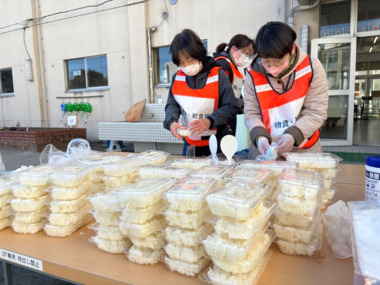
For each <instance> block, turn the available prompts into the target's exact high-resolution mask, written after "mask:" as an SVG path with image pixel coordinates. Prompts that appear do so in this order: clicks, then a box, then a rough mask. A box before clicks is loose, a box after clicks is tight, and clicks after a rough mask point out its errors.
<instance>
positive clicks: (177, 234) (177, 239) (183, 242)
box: [165, 222, 214, 246]
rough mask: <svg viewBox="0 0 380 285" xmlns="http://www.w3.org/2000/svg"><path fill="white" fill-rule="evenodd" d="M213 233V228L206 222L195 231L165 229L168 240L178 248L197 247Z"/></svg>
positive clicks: (173, 228)
mask: <svg viewBox="0 0 380 285" xmlns="http://www.w3.org/2000/svg"><path fill="white" fill-rule="evenodd" d="M213 232H214V228H213V226H212V225H210V224H209V223H206V222H205V223H203V224H202V225H201V226H199V227H198V228H197V229H195V230H185V229H181V228H175V227H167V228H166V229H165V235H166V240H167V241H168V242H169V243H171V244H175V245H178V246H196V245H198V244H199V243H201V241H202V240H203V239H205V238H206V237H207V236H208V235H210V234H212V233H213Z"/></svg>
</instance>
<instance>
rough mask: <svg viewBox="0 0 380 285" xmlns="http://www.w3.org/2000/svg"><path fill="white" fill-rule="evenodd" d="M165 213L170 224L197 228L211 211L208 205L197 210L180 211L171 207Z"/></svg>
mask: <svg viewBox="0 0 380 285" xmlns="http://www.w3.org/2000/svg"><path fill="white" fill-rule="evenodd" d="M163 214H164V215H165V218H166V220H167V221H168V223H169V225H170V226H172V227H181V228H184V229H193V230H195V229H197V228H199V227H200V226H201V225H202V224H203V222H204V220H205V218H206V217H207V216H209V215H210V214H211V213H210V210H209V209H208V208H207V207H204V208H203V209H201V210H199V211H196V212H190V211H188V212H180V211H173V210H170V209H169V210H166V211H165V212H164V213H163Z"/></svg>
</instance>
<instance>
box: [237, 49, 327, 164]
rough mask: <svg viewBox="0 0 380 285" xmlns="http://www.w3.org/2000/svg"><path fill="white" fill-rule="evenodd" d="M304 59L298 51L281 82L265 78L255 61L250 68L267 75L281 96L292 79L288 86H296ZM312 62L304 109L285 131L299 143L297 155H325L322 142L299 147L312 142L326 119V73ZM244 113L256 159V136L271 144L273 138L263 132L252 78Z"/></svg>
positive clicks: (248, 80) (247, 79) (247, 82)
mask: <svg viewBox="0 0 380 285" xmlns="http://www.w3.org/2000/svg"><path fill="white" fill-rule="evenodd" d="M305 57H306V53H305V52H304V51H303V50H301V49H300V48H299V47H297V55H296V60H295V62H294V63H293V66H292V67H291V68H290V69H289V70H288V71H287V72H286V73H285V74H284V75H283V76H282V77H281V78H274V77H273V76H271V75H268V74H266V73H265V69H264V67H262V66H261V65H259V64H257V63H256V62H255V61H254V62H253V66H251V68H253V70H255V71H257V72H260V73H263V74H265V75H267V76H268V78H269V81H270V83H271V85H272V86H273V88H274V89H275V90H276V91H277V92H280V93H282V92H284V89H285V86H286V84H287V82H288V80H289V77H290V82H289V86H292V85H293V84H292V83H293V81H294V72H293V71H294V70H295V69H296V67H297V66H298V65H299V64H300V63H301V62H302V61H303V60H304V59H305ZM311 62H312V68H313V78H312V81H311V84H310V87H309V90H308V92H307V94H306V97H305V102H304V106H303V108H302V110H301V112H300V114H299V116H298V117H297V121H296V123H295V124H294V125H293V126H291V127H290V128H288V129H286V130H285V132H287V133H290V134H291V135H293V137H294V139H295V141H296V143H295V147H294V149H293V151H295V152H305V151H307V152H322V148H321V145H320V142H319V141H318V142H317V143H316V144H315V145H314V146H313V147H311V148H309V149H299V148H297V146H298V145H300V144H301V143H302V142H303V141H304V140H305V139H306V138H310V137H311V136H312V135H313V133H314V132H315V131H316V130H318V129H319V128H320V127H321V126H322V124H323V121H324V120H326V118H327V106H328V99H329V93H328V87H327V79H326V73H325V71H324V69H323V66H322V64H321V62H320V61H319V60H318V59H312V60H311ZM244 113H245V125H246V126H247V128H248V132H249V134H250V137H251V141H252V143H253V145H251V153H252V154H251V156H253V157H255V156H256V155H258V154H259V153H258V151H257V148H256V143H255V141H256V138H257V136H259V135H263V136H266V137H267V138H268V139H269V141H271V138H270V135H269V133H268V132H267V130H266V129H265V128H264V124H263V121H262V117H261V114H260V108H259V104H258V101H257V97H256V92H255V90H254V88H253V83H252V78H251V77H250V76H249V75H247V76H246V77H245V82H244Z"/></svg>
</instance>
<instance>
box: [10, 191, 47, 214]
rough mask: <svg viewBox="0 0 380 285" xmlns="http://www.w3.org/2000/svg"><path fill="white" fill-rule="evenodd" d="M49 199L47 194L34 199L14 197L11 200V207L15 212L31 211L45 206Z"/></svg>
mask: <svg viewBox="0 0 380 285" xmlns="http://www.w3.org/2000/svg"><path fill="white" fill-rule="evenodd" d="M48 201H50V197H49V195H45V196H41V197H39V198H35V199H21V198H15V199H12V200H11V205H12V208H13V209H14V210H15V211H17V212H33V211H37V210H40V209H42V208H43V207H45V204H46V203H48Z"/></svg>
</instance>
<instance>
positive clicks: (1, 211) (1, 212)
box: [0, 204, 12, 220]
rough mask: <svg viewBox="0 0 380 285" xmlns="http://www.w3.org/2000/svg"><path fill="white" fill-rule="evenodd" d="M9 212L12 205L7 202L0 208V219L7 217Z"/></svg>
mask: <svg viewBox="0 0 380 285" xmlns="http://www.w3.org/2000/svg"><path fill="white" fill-rule="evenodd" d="M10 212H12V206H11V205H9V204H8V205H6V206H5V207H4V208H0V220H2V219H4V218H8V216H9V213H10Z"/></svg>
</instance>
